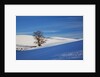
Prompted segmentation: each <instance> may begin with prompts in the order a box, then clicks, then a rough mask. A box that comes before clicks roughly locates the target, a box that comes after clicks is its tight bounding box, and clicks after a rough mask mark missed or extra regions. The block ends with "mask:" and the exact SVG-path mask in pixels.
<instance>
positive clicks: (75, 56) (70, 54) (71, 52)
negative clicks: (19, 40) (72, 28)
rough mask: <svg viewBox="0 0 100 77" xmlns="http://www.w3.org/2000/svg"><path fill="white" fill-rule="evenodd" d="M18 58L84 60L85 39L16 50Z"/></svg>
mask: <svg viewBox="0 0 100 77" xmlns="http://www.w3.org/2000/svg"><path fill="white" fill-rule="evenodd" d="M16 60H83V40H79V41H75V42H70V43H64V44H60V45H55V46H50V47H44V48H41V49H31V50H26V52H23V51H22V52H21V51H18V50H16Z"/></svg>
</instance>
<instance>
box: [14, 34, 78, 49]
mask: <svg viewBox="0 0 100 77" xmlns="http://www.w3.org/2000/svg"><path fill="white" fill-rule="evenodd" d="M46 40H47V41H46V43H44V44H42V46H41V47H38V46H37V44H35V43H34V42H35V41H36V40H35V39H34V37H33V36H31V35H16V50H22V51H25V50H31V49H38V48H44V47H49V46H55V45H59V44H64V43H70V42H75V41H79V39H72V38H62V37H50V38H46Z"/></svg>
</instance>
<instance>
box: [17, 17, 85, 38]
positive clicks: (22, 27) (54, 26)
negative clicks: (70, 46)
mask: <svg viewBox="0 0 100 77" xmlns="http://www.w3.org/2000/svg"><path fill="white" fill-rule="evenodd" d="M37 30H40V31H42V32H43V33H44V36H46V37H52V36H55V37H69V38H83V16H16V34H17V35H32V33H33V32H35V31H37Z"/></svg>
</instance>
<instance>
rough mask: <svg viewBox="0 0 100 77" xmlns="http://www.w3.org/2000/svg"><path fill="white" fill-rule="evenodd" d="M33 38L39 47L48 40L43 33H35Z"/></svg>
mask: <svg viewBox="0 0 100 77" xmlns="http://www.w3.org/2000/svg"><path fill="white" fill-rule="evenodd" d="M33 36H34V38H35V39H36V41H35V43H36V44H38V46H42V44H43V43H45V42H46V39H45V37H44V36H43V33H42V32H41V31H36V32H33Z"/></svg>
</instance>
